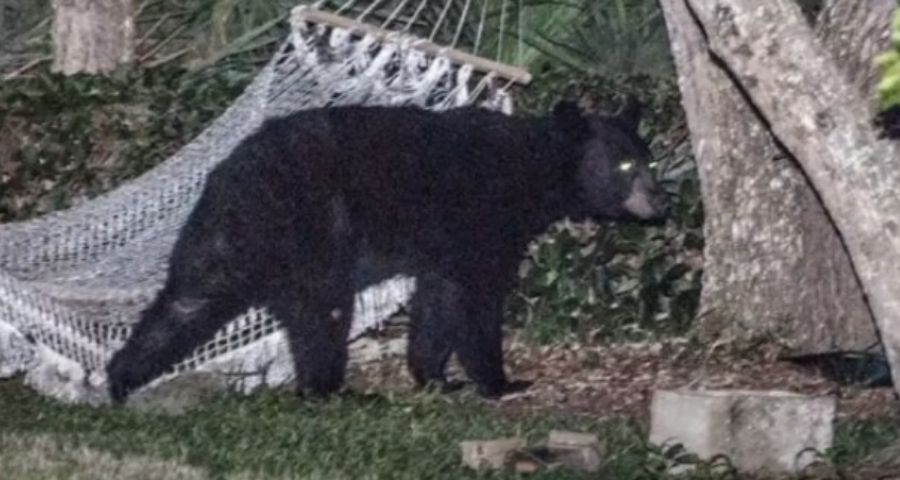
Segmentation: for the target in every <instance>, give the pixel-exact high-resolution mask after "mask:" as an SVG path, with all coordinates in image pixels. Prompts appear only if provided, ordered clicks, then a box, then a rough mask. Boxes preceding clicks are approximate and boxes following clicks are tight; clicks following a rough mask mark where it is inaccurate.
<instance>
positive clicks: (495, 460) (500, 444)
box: [459, 438, 525, 470]
mask: <svg viewBox="0 0 900 480" xmlns="http://www.w3.org/2000/svg"><path fill="white" fill-rule="evenodd" d="M459 446H460V449H461V450H462V461H463V464H464V465H466V466H467V467H469V468H474V469H476V470H480V469H500V468H503V467H504V466H505V465H506V462H507V460H508V458H509V456H510V455H511V454H512V453H513V452H515V451H517V450H521V449H523V448H525V440H523V439H521V438H500V439H496V440H466V441H464V442H460V443H459Z"/></svg>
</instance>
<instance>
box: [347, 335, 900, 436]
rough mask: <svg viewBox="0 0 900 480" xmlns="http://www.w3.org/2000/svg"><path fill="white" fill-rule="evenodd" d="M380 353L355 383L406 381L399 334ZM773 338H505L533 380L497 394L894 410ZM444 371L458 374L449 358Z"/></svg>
mask: <svg viewBox="0 0 900 480" xmlns="http://www.w3.org/2000/svg"><path fill="white" fill-rule="evenodd" d="M397 342H398V343H397V344H396V345H395V346H393V347H392V348H390V351H391V352H392V353H391V354H389V355H386V356H385V357H383V358H381V359H380V360H379V361H375V362H371V363H366V364H364V365H363V366H362V367H361V368H360V369H358V370H357V371H356V372H353V371H351V374H350V376H349V379H348V383H349V384H350V386H351V388H353V389H354V390H357V391H385V390H398V389H399V390H406V389H410V388H412V382H411V380H410V379H409V377H408V375H407V373H406V368H405V363H404V362H405V361H404V359H403V356H402V354H401V353H402V351H403V350H404V349H405V346H404V345H403V344H402V341H400V340H398V341H397ZM781 353H782V352H781V349H780V348H779V347H777V346H774V345H758V346H755V347H753V348H752V349H751V348H742V349H741V350H739V351H737V350H735V349H734V348H727V349H722V351H718V352H713V353H709V352H707V351H702V349H698V347H697V346H696V345H694V344H691V343H689V342H686V341H678V340H675V341H664V342H652V343H635V344H612V345H591V346H588V345H579V344H563V345H553V346H545V347H541V346H533V345H527V344H525V343H521V342H516V341H511V342H508V345H507V349H506V367H507V371H508V372H509V374H510V376H511V377H513V378H515V379H524V380H530V381H533V382H534V383H533V385H532V386H531V387H530V388H528V389H527V390H525V391H523V392H520V393H516V394H512V395H508V396H505V397H503V398H502V399H501V400H499V401H498V402H496V403H497V404H499V405H502V406H503V407H504V409H507V410H508V409H509V408H510V407H512V408H513V409H514V410H517V411H518V410H523V411H534V410H537V411H546V410H565V412H566V413H569V414H578V415H586V416H591V417H594V418H603V417H608V416H620V415H627V416H631V417H634V418H636V419H638V420H639V421H642V422H643V421H646V420H647V418H648V416H649V407H650V401H651V398H652V395H653V392H654V390H657V389H676V388H690V389H753V390H787V391H791V392H797V393H804V394H810V395H829V394H830V395H834V396H835V397H836V398H837V400H838V417H839V418H855V419H866V418H881V417H889V416H896V415H897V412H900V401H898V400H897V399H896V398H895V396H894V393H893V391H892V389H891V388H890V387H879V388H864V387H855V386H846V385H844V386H842V385H840V384H839V383H838V382H836V381H834V380H832V379H829V378H828V376H827V375H825V374H824V372H822V371H820V370H819V369H817V368H813V367H805V366H799V365H796V364H794V363H791V362H788V361H784V360H780V356H781ZM450 371H451V376H453V377H457V378H462V376H461V373H460V371H459V367H458V365H456V364H455V362H451V368H450Z"/></svg>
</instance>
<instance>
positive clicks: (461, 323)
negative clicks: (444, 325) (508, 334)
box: [454, 289, 531, 398]
mask: <svg viewBox="0 0 900 480" xmlns="http://www.w3.org/2000/svg"><path fill="white" fill-rule="evenodd" d="M464 304H465V313H466V314H465V315H464V316H462V317H460V318H459V319H458V322H457V334H456V338H455V344H454V350H455V351H456V355H457V357H458V358H459V362H460V363H461V364H462V366H463V369H464V370H465V372H466V375H468V377H469V378H470V379H472V381H474V382H475V383H476V384H477V385H478V393H479V394H480V395H482V396H484V397H488V398H497V397H501V396H503V395H505V394H508V393H513V392H517V391H520V390H524V389H526V388H528V386H529V385H531V383H530V382H525V381H517V382H509V381H507V379H506V374H505V373H504V372H503V328H502V326H503V296H502V294H498V293H496V292H494V291H489V290H488V291H485V290H483V289H473V290H470V291H469V292H467V294H466V295H465V300H464Z"/></svg>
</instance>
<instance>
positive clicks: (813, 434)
mask: <svg viewBox="0 0 900 480" xmlns="http://www.w3.org/2000/svg"><path fill="white" fill-rule="evenodd" d="M834 411H835V399H834V398H833V397H827V396H808V395H801V394H796V393H790V392H782V391H748V390H705V391H687V390H684V391H671V390H668V391H667V390H658V391H656V392H655V393H654V395H653V403H652V406H651V425H650V441H651V442H652V443H655V444H658V445H665V444H668V445H671V444H676V443H680V444H682V445H683V446H684V447H685V449H686V450H687V451H689V452H692V453H695V454H697V455H698V456H700V457H701V458H704V459H709V458H711V457H712V456H714V455H718V454H724V455H727V456H728V457H729V458H730V459H731V461H732V462H733V463H734V465H735V467H737V468H738V469H739V470H741V471H743V472H753V473H759V472H768V473H783V472H798V471H800V470H801V469H803V468H804V467H805V466H807V465H808V464H810V463H812V462H813V461H814V460H815V457H816V451H819V452H821V451H824V450H825V449H827V448H829V447H831V443H832V439H833V421H834Z"/></svg>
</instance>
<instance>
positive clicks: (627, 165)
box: [619, 161, 634, 172]
mask: <svg viewBox="0 0 900 480" xmlns="http://www.w3.org/2000/svg"><path fill="white" fill-rule="evenodd" d="M632 168H634V162H631V161H628V162H622V163H620V164H619V170H621V171H623V172H627V171H630V170H631V169H632Z"/></svg>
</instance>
